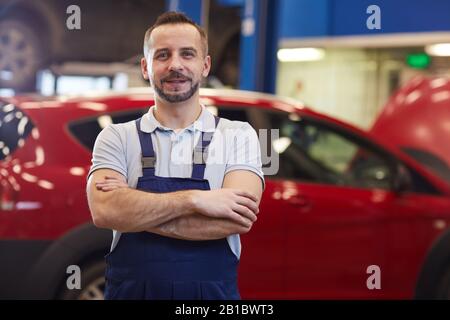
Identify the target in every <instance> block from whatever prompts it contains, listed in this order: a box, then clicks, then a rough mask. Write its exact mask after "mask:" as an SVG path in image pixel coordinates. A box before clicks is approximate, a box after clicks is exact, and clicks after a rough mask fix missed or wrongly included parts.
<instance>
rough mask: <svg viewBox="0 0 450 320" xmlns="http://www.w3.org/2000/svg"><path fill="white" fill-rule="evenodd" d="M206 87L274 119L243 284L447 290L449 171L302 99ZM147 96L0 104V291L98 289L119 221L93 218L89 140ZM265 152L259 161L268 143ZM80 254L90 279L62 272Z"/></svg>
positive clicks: (269, 293) (285, 291)
mask: <svg viewBox="0 0 450 320" xmlns="http://www.w3.org/2000/svg"><path fill="white" fill-rule="evenodd" d="M201 96H202V103H204V104H205V105H207V106H208V107H209V108H212V110H214V111H216V112H217V114H218V115H219V116H220V117H224V118H229V119H233V120H242V121H248V122H249V123H250V124H251V125H253V127H254V128H255V129H256V130H257V131H258V130H259V129H279V138H277V139H275V140H273V141H271V144H270V145H271V146H272V147H271V148H270V149H271V153H272V156H271V158H272V161H275V160H274V159H276V158H275V157H274V155H278V156H279V158H278V159H279V170H278V171H277V173H276V174H275V175H272V176H266V189H265V192H264V195H263V199H262V201H261V205H260V218H259V219H258V222H257V223H256V224H255V225H254V227H253V229H252V231H251V232H250V233H248V234H246V235H244V236H242V242H243V251H242V252H243V253H242V257H241V264H240V278H239V286H240V290H241V295H242V297H243V298H256V299H260V298H265V299H266V298H268V299H270V298H275V299H290V298H296V299H303V298H308V299H311V298H312V299H316V298H318V299H327V298H337V299H347V298H369V299H372V298H383V299H392V298H413V297H418V298H424V297H426V298H449V297H450V232H449V230H450V229H449V223H450V187H449V185H448V184H447V183H446V182H445V181H443V180H442V179H440V178H438V177H437V176H435V175H433V174H432V173H430V172H429V171H427V170H426V169H423V168H422V167H421V166H420V165H419V164H418V163H417V162H415V161H414V160H413V159H411V158H410V157H408V156H406V155H404V154H403V153H401V152H399V151H396V149H395V148H391V147H387V146H384V145H381V144H380V143H378V142H377V141H376V140H375V139H374V138H373V137H372V136H370V135H368V134H367V133H364V132H362V131H360V130H358V129H356V128H354V127H351V126H349V125H347V124H344V123H342V122H339V121H337V120H334V119H332V118H329V117H327V116H324V115H321V114H318V113H316V112H313V111H311V110H309V109H308V108H306V107H304V106H302V105H301V104H300V103H298V102H295V101H291V100H284V99H281V98H277V97H274V96H270V95H264V94H258V93H249V92H241V91H226V90H213V89H205V90H202V91H201ZM152 100H153V96H152V95H151V93H150V92H149V89H148V88H146V89H143V90H132V91H129V92H127V93H123V94H117V93H115V94H108V95H104V96H91V97H84V98H63V97H60V98H53V99H48V98H39V97H34V98H33V97H16V98H13V99H11V100H9V101H7V102H5V103H3V104H2V105H1V107H0V110H1V111H0V121H1V126H0V129H1V131H0V139H1V142H0V147H1V151H2V152H0V156H1V161H0V165H1V168H0V173H1V175H0V177H1V183H0V184H1V191H0V192H1V198H0V199H1V200H0V201H1V211H0V239H1V241H0V261H2V263H1V264H0V291H1V292H0V296H1V298H22V297H26V298H41V299H42V298H44V299H45V298H67V299H70V298H80V299H95V298H102V297H103V294H102V292H103V286H104V278H103V272H104V267H105V264H104V260H103V255H104V254H105V253H106V252H108V250H109V247H110V244H111V239H112V232H111V231H110V230H100V229H97V228H95V227H94V226H93V224H92V222H91V217H90V213H89V210H88V206H87V201H86V194H85V186H86V174H87V172H88V169H89V167H90V160H91V150H92V147H93V144H94V141H95V138H96V136H97V134H98V133H99V132H100V130H101V129H102V128H103V127H105V126H106V125H108V124H109V123H111V122H112V123H117V122H125V121H129V120H132V119H136V118H138V117H139V116H140V115H142V114H143V113H145V112H146V111H147V110H148V107H149V106H150V105H152V103H153V101H152ZM262 136H263V134H261V135H260V137H262ZM262 145H264V144H262ZM262 153H263V163H264V162H266V161H264V154H270V153H268V152H267V150H264V148H263V150H262ZM274 163H276V161H275V162H274ZM265 167H266V169H265V170H269V169H270V168H271V164H270V163H265ZM71 265H77V266H79V267H80V269H81V289H74V290H69V289H68V287H67V285H66V284H67V281H68V280H69V279H68V278H69V277H71V275H72V273H73V269H71V267H69V266H71Z"/></svg>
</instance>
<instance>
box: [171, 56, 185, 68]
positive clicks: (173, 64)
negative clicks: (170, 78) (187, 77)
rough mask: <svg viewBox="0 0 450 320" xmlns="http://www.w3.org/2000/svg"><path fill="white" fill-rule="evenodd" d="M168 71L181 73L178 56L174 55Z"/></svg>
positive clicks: (181, 66) (181, 65)
mask: <svg viewBox="0 0 450 320" xmlns="http://www.w3.org/2000/svg"><path fill="white" fill-rule="evenodd" d="M169 70H170V71H181V70H183V64H182V63H181V59H180V56H179V55H178V54H174V55H173V56H172V59H171V60H170V64H169Z"/></svg>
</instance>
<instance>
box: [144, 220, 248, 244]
mask: <svg viewBox="0 0 450 320" xmlns="http://www.w3.org/2000/svg"><path fill="white" fill-rule="evenodd" d="M249 230H250V228H249V227H245V226H242V225H240V224H238V223H236V222H233V221H231V220H228V219H218V218H210V217H207V216H202V215H189V216H183V217H179V218H176V219H174V220H171V221H168V222H165V223H163V224H161V225H159V226H156V227H153V228H149V229H147V231H148V232H152V233H157V234H159V235H162V236H166V237H170V238H175V239H182V240H215V239H222V238H225V237H227V236H229V235H232V234H243V233H247V232H248V231H249Z"/></svg>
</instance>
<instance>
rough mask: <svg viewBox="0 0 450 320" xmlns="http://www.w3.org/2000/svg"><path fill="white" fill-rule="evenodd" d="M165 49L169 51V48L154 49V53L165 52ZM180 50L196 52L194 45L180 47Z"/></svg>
mask: <svg viewBox="0 0 450 320" xmlns="http://www.w3.org/2000/svg"><path fill="white" fill-rule="evenodd" d="M167 51H169V48H160V49H156V50H155V55H156V54H158V53H160V52H167ZM180 51H193V52H194V53H195V54H197V49H195V48H194V47H183V48H180Z"/></svg>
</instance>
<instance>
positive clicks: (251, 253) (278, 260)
mask: <svg viewBox="0 0 450 320" xmlns="http://www.w3.org/2000/svg"><path fill="white" fill-rule="evenodd" d="M208 108H209V110H210V111H212V112H213V113H214V114H216V115H218V116H219V117H221V118H226V119H230V120H238V121H246V122H250V123H251V124H252V121H251V117H250V116H249V113H250V111H251V110H250V109H249V108H244V107H240V106H218V107H215V106H210V107H208ZM265 183H266V186H265V190H264V193H263V197H262V199H261V203H260V207H259V208H260V213H259V215H258V217H259V219H258V221H257V223H255V224H254V226H253V227H252V230H251V231H250V232H249V233H248V234H244V235H242V236H241V243H242V255H241V259H240V264H239V289H240V292H241V296H242V297H243V298H245V299H277V298H278V299H279V298H283V297H284V294H285V288H284V287H283V284H284V282H285V281H284V277H285V272H284V271H285V265H286V260H285V259H286V242H285V240H286V233H285V228H286V225H285V224H286V222H287V221H286V220H285V219H283V216H282V215H280V214H279V210H278V209H279V208H280V206H283V205H285V203H284V201H283V200H282V199H281V198H276V197H273V194H274V193H275V190H278V189H279V187H278V185H279V184H280V182H279V181H274V180H272V179H270V178H269V179H265Z"/></svg>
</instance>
